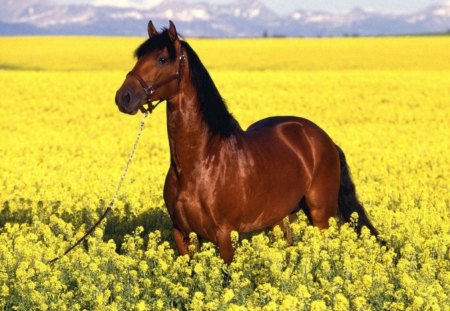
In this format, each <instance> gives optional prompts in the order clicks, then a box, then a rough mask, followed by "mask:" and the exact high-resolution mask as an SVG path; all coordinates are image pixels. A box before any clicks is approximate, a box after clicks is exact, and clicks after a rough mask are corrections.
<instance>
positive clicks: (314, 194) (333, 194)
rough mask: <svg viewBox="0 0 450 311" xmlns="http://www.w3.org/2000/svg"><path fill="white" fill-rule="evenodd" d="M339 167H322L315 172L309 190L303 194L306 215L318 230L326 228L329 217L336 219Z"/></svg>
mask: <svg viewBox="0 0 450 311" xmlns="http://www.w3.org/2000/svg"><path fill="white" fill-rule="evenodd" d="M339 173H340V171H339V166H337V167H332V168H328V169H327V168H326V167H322V170H321V172H317V174H316V175H315V176H314V179H313V181H312V183H311V186H310V188H309V189H308V191H307V192H306V194H305V201H306V205H307V209H308V212H307V213H306V214H307V216H308V218H309V220H310V221H311V222H312V224H313V225H314V226H316V227H319V228H320V229H326V228H328V226H329V225H328V220H329V219H330V217H336V215H337V208H338V196H339V183H340V177H339Z"/></svg>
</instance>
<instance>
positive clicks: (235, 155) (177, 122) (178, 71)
mask: <svg viewBox="0 0 450 311" xmlns="http://www.w3.org/2000/svg"><path fill="white" fill-rule="evenodd" d="M148 34H149V39H147V40H146V41H145V42H144V43H143V44H142V45H141V46H139V48H138V49H137V50H136V52H135V55H136V57H137V63H136V65H135V66H134V68H133V69H132V71H131V72H130V73H129V74H128V75H127V77H126V79H125V82H124V83H123V85H122V86H121V87H120V89H119V90H118V91H117V94H116V104H117V106H118V107H119V110H120V111H121V112H124V113H128V114H136V113H137V111H138V110H142V111H145V108H144V105H146V104H148V105H149V108H148V109H151V108H153V105H152V102H154V101H163V100H165V101H167V130H168V134H169V146H170V168H169V172H168V173H167V177H166V182H165V185H164V200H165V203H166V206H167V209H168V211H169V214H170V217H171V219H172V221H173V234H174V239H175V243H176V246H177V248H178V250H179V252H180V254H188V243H189V238H188V236H189V233H190V232H195V233H196V234H198V235H199V236H200V237H201V238H204V239H206V240H209V241H212V242H213V243H215V244H217V245H218V246H219V252H220V256H221V257H222V258H223V259H224V260H225V262H228V263H229V262H230V261H231V260H232V258H233V253H234V250H233V247H232V243H231V238H230V233H231V231H233V230H235V231H237V232H250V231H255V230H260V229H263V228H268V227H272V226H274V225H276V224H280V223H281V222H282V220H283V219H284V218H285V217H287V216H289V215H291V214H293V213H295V212H297V211H299V210H300V209H303V210H304V211H305V213H306V215H307V216H308V218H309V220H310V222H311V223H312V224H313V225H315V226H317V227H319V228H321V229H324V228H327V227H328V220H329V218H330V217H336V216H338V217H339V218H340V219H342V220H343V221H349V219H350V214H351V213H352V212H357V213H358V214H359V221H358V224H357V228H356V229H357V231H358V232H359V231H360V230H361V227H362V226H367V227H368V228H369V230H370V231H371V232H372V234H374V235H377V234H378V233H377V231H376V229H375V228H374V227H373V226H372V224H371V223H370V221H369V219H368V218H367V216H366V213H365V212H364V209H363V207H362V206H361V204H360V203H359V202H358V200H357V198H356V194H355V187H354V184H353V182H352V180H351V178H350V174H349V171H348V167H347V163H346V160H345V157H344V153H343V152H342V150H341V149H340V148H339V147H338V146H337V145H336V144H334V143H333V141H332V140H331V139H330V137H329V136H328V135H327V134H326V133H325V132H324V131H323V130H322V129H320V128H319V127H318V126H317V125H315V124H314V123H312V122H311V121H308V120H306V119H303V118H298V117H293V116H283V117H270V118H267V119H263V120H260V121H258V122H256V123H254V124H253V125H251V126H250V127H249V128H248V129H247V130H246V131H244V130H242V129H241V127H240V126H239V124H238V122H237V121H236V120H235V119H234V118H233V116H232V115H231V114H230V113H229V112H228V109H227V107H226V105H225V103H224V101H223V99H222V97H221V96H220V94H219V92H218V90H217V88H216V86H215V85H214V83H213V81H212V79H211V77H210V76H209V74H208V72H207V70H206V69H205V67H204V66H203V64H202V63H201V61H200V59H199V58H198V56H197V54H196V53H195V52H194V51H193V50H192V48H191V47H190V46H189V45H188V43H186V42H185V41H183V40H181V39H180V38H179V37H178V34H177V31H176V29H175V26H174V24H173V23H172V22H170V27H169V29H164V30H163V31H162V32H161V33H158V32H157V31H156V29H155V27H154V26H153V24H152V22H151V21H150V22H149V24H148Z"/></svg>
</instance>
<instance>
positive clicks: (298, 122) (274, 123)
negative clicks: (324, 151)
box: [245, 116, 334, 148]
mask: <svg viewBox="0 0 450 311" xmlns="http://www.w3.org/2000/svg"><path fill="white" fill-rule="evenodd" d="M259 132H261V133H263V132H264V133H267V132H275V133H290V134H294V137H293V139H295V140H299V139H300V136H305V138H306V139H309V140H315V141H317V143H321V144H326V145H328V146H329V145H332V146H333V148H334V143H333V142H332V140H331V138H330V137H329V136H328V134H327V133H326V132H325V131H324V130H323V129H322V128H320V127H319V126H318V125H317V124H315V123H314V122H312V121H310V120H308V119H305V118H302V117H296V116H274V117H268V118H265V119H261V120H259V121H257V122H255V123H253V124H251V125H250V126H249V127H248V128H247V131H246V132H245V133H246V134H247V135H249V136H253V135H258V133H259ZM310 142H312V141H310Z"/></svg>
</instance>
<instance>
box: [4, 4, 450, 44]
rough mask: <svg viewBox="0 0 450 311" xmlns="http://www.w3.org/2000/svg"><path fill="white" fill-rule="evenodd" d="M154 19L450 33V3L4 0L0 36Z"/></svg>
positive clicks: (296, 31) (229, 32)
mask: <svg viewBox="0 0 450 311" xmlns="http://www.w3.org/2000/svg"><path fill="white" fill-rule="evenodd" d="M149 19H152V20H153V21H154V24H155V25H158V26H159V25H161V26H167V25H168V20H169V19H171V20H173V21H174V22H175V24H176V25H177V28H178V30H180V32H181V33H182V35H184V36H187V37H261V36H289V37H297V36H307V37H317V36H348V35H351V36H355V35H358V36H377V35H401V34H423V33H439V32H440V33H442V32H449V31H450V2H443V3H439V4H435V5H431V6H428V7H426V8H424V9H422V10H419V11H415V12H377V11H373V10H368V9H363V8H354V9H353V10H350V11H348V12H326V11H310V10H302V9H299V10H295V11H293V12H291V13H289V14H278V13H276V12H275V11H273V10H271V9H270V8H268V7H267V6H265V5H264V4H263V3H262V2H260V1H258V0H239V1H234V2H232V3H228V4H221V5H218V4H207V3H188V2H187V1H186V0H166V1H163V2H161V3H159V4H157V5H155V6H153V7H143V8H139V7H136V6H130V7H117V6H106V5H89V4H67V5H63V4H55V3H53V2H52V1H51V0H5V1H2V2H1V3H0V35H107V36H109V35H111V36H143V35H145V34H146V24H147V21H148V20H149Z"/></svg>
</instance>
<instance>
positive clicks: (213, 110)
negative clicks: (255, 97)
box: [135, 29, 241, 137]
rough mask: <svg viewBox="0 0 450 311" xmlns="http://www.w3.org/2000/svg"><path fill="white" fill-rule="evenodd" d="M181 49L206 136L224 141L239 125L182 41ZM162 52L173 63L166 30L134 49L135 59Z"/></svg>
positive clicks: (173, 50)
mask: <svg viewBox="0 0 450 311" xmlns="http://www.w3.org/2000/svg"><path fill="white" fill-rule="evenodd" d="M181 45H182V47H183V49H184V51H185V53H186V56H187V59H188V61H189V70H190V74H189V76H190V78H191V82H192V84H193V86H194V88H195V91H196V92H197V97H198V104H199V110H200V113H201V114H202V117H203V121H204V122H205V123H206V125H207V127H208V129H209V130H210V132H211V133H212V134H218V135H220V136H222V137H228V136H230V135H231V134H233V133H235V132H238V131H241V127H240V126H239V123H238V122H237V121H236V119H234V117H233V115H232V114H231V113H230V112H229V111H228V108H227V105H226V103H225V101H224V100H223V98H222V96H221V95H220V93H219V91H218V90H217V88H216V86H215V84H214V82H213V80H212V79H211V76H210V75H209V73H208V71H207V70H206V68H205V66H204V65H203V64H202V62H201V61H200V58H199V57H198V55H197V53H195V51H194V50H193V49H192V48H191V46H190V45H189V44H188V43H187V42H186V41H183V40H181ZM164 48H167V50H168V53H169V57H170V59H171V61H174V60H175V58H176V51H175V47H174V45H173V44H172V42H171V40H170V37H169V33H168V30H167V29H164V30H163V31H162V32H161V33H160V34H158V35H157V36H154V37H152V38H150V39H148V40H146V41H145V42H144V43H142V44H141V45H140V46H139V47H138V48H137V50H136V52H135V56H136V57H138V58H139V57H141V56H143V55H144V54H146V53H149V52H151V51H154V50H156V49H158V50H162V49H164Z"/></svg>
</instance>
